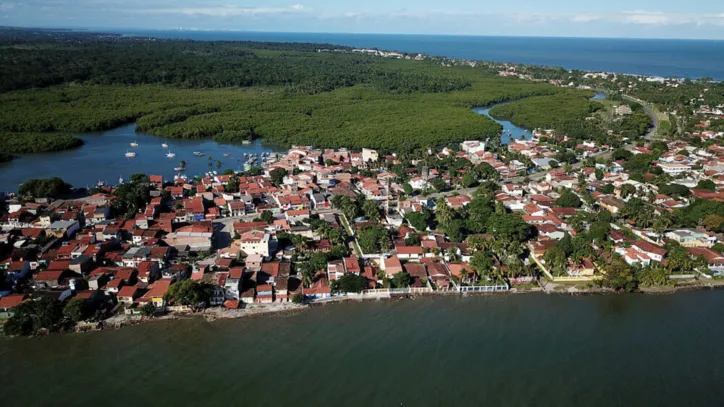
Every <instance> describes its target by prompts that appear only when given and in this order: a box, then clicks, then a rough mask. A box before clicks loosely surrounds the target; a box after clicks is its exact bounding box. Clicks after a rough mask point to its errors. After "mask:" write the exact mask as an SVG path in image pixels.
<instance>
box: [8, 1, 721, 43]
mask: <svg viewBox="0 0 724 407" xmlns="http://www.w3.org/2000/svg"><path fill="white" fill-rule="evenodd" d="M0 25H12V26H31V27H72V28H80V27H82V28H144V29H170V28H184V29H198V30H241V31H285V32H351V33H390V34H464V35H521V36H564V37H636V38H710V39H724V1H721V0H694V1H693V2H686V1H681V0H678V1H672V0H656V1H654V0H629V1H624V0H605V1H585V0H584V1H581V0H576V1H574V0H559V1H534V0H505V1H500V0H496V1H491V0H415V1H412V0H363V1H355V2H350V1H345V0H337V1H330V0H0Z"/></svg>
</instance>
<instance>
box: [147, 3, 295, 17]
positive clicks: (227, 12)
mask: <svg viewBox="0 0 724 407" xmlns="http://www.w3.org/2000/svg"><path fill="white" fill-rule="evenodd" d="M305 11H307V9H306V8H304V6H303V5H301V4H293V5H291V6H289V7H236V6H223V7H185V8H183V7H182V8H161V9H147V10H138V12H139V13H148V14H183V15H187V16H208V17H232V16H257V15H269V14H287V13H301V12H305Z"/></svg>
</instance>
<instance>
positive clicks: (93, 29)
mask: <svg viewBox="0 0 724 407" xmlns="http://www.w3.org/2000/svg"><path fill="white" fill-rule="evenodd" d="M0 27H2V28H20V29H41V30H84V31H96V32H104V31H105V32H113V31H127V30H131V31H132V30H140V31H155V32H163V31H176V32H184V31H187V32H228V33H250V34H321V35H330V34H334V35H370V36H372V35H380V36H381V35H399V36H410V37H413V36H417V37H494V38H546V39H587V40H651V41H656V40H659V41H660V40H666V41H724V38H680V37H614V36H610V37H598V36H590V37H587V36H574V35H571V36H565V35H509V34H444V33H439V34H419V33H377V32H343V31H276V30H274V31H259V30H240V29H231V28H226V29H223V28H214V29H207V28H144V27H58V26H45V27H43V26H32V25H28V26H11V25H5V26H0ZM219 41H222V40H219Z"/></svg>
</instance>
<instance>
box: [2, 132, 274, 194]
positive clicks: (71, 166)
mask: <svg viewBox="0 0 724 407" xmlns="http://www.w3.org/2000/svg"><path fill="white" fill-rule="evenodd" d="M135 130H136V125H135V124H129V125H126V126H123V127H118V128H115V129H113V130H108V131H104V132H97V133H81V134H76V135H75V136H76V137H79V138H81V139H83V141H84V142H85V144H84V145H83V146H81V147H79V148H77V149H73V150H67V151H60V152H53V153H43V154H23V155H20V156H19V157H18V158H16V159H14V160H12V161H10V162H6V163H0V191H6V192H15V191H17V189H18V186H19V185H20V184H22V183H23V182H25V181H27V180H28V179H31V178H48V177H60V178H62V179H63V180H65V181H66V182H68V183H70V184H72V185H73V186H75V187H77V188H80V187H88V186H90V187H92V186H95V185H96V184H97V183H98V181H105V182H106V183H109V184H116V183H118V180H119V178H124V179H128V178H129V176H130V175H131V174H133V173H137V172H143V173H146V174H154V175H163V176H164V178H165V179H173V177H174V174H175V173H176V172H175V170H174V168H177V167H179V166H180V163H181V161H182V160H184V161H186V170H185V173H186V174H187V175H189V176H193V175H202V174H204V173H205V172H207V171H210V170H213V171H218V172H221V171H223V170H224V169H227V168H230V169H234V170H242V169H243V165H244V162H245V161H246V160H247V159H248V158H247V157H245V156H244V154H254V155H256V156H257V157H258V156H259V154H261V153H264V152H272V151H281V150H280V149H279V148H273V147H272V146H269V145H263V144H262V143H261V141H259V140H254V141H253V142H252V143H251V144H248V145H243V144H218V143H216V142H215V141H213V140H211V139H201V140H199V139H193V140H179V139H168V138H162V137H156V136H152V135H149V134H145V133H136V131H135ZM131 143H136V144H138V146H137V147H131ZM164 143H165V144H167V145H168V148H163V147H162V146H161V145H162V144H164ZM130 151H132V152H135V153H136V157H134V158H126V156H125V154H126V152H130ZM169 152H171V153H172V154H175V155H176V156H175V157H173V158H167V157H166V154H167V153H169ZM194 152H200V153H203V154H204V156H202V157H198V156H195V155H194V154H193V153H194ZM225 154H228V156H226V155H225ZM209 158H211V159H209ZM217 161H220V162H221V167H218V165H217Z"/></svg>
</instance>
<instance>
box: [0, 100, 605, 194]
mask: <svg viewBox="0 0 724 407" xmlns="http://www.w3.org/2000/svg"><path fill="white" fill-rule="evenodd" d="M602 98H605V95H604V94H603V93H600V92H598V93H596V95H595V96H594V97H593V99H602ZM505 103H509V102H505ZM505 103H500V104H497V105H492V106H485V107H476V108H473V111H474V112H475V113H477V114H480V115H484V116H486V117H488V118H490V119H491V120H494V121H495V122H497V123H498V124H500V125H501V126H503V133H502V136H501V141H502V143H503V144H507V143H509V142H510V140H511V139H530V138H531V137H532V134H531V132H530V131H528V130H526V129H524V128H521V127H518V126H516V125H514V124H513V123H511V122H510V121H507V120H498V119H495V118H494V117H492V116H491V115H490V113H489V112H490V110H491V109H492V108H494V107H495V106H499V105H502V104H505ZM135 130H136V125H135V124H129V125H126V126H122V127H118V128H116V129H113V130H108V131H103V132H96V133H80V134H76V137H79V138H81V139H83V141H84V142H85V144H84V145H83V146H81V147H79V148H77V149H73V150H67V151H60V152H53V153H42V154H23V155H19V156H18V157H17V158H16V159H14V160H12V161H10V162H5V163H0V192H15V191H17V189H18V186H20V184H22V183H23V182H25V181H27V180H28V179H31V178H48V177H60V178H62V179H63V180H65V181H66V182H68V183H70V184H72V185H73V186H75V187H76V188H81V187H93V186H95V185H96V184H97V183H98V181H103V182H105V183H107V184H116V183H117V182H118V181H119V179H121V178H123V179H128V178H129V176H130V175H131V174H133V173H137V172H143V173H146V174H153V175H163V176H164V178H165V179H169V180H170V179H173V176H174V175H175V174H176V171H175V170H174V169H175V168H177V167H179V166H180V163H181V161H182V160H183V161H185V163H186V170H185V172H184V173H185V174H186V175H189V176H194V175H202V174H204V173H205V172H207V171H210V170H213V171H218V172H221V171H223V170H224V169H233V170H242V169H243V164H244V162H245V161H246V160H247V157H246V156H244V154H249V155H256V156H257V157H258V156H259V155H260V154H261V153H266V152H272V151H277V152H278V151H284V150H285V149H283V148H279V147H274V146H270V145H268V144H262V142H261V140H259V139H257V140H254V141H253V142H252V143H251V144H248V145H240V144H218V143H216V142H215V141H213V140H211V139H201V140H199V139H191V140H183V139H181V140H180V139H167V138H161V137H156V136H153V135H150V134H145V133H136V131H135ZM131 143H136V144H138V146H136V147H132V146H131ZM164 143H165V144H167V145H168V148H163V147H162V144H164ZM127 152H134V153H136V156H135V157H134V158H127V157H126V156H125V154H126V153H127ZM169 152H171V153H173V154H175V157H173V158H168V157H166V154H167V153H169ZM194 152H201V153H204V156H202V157H198V156H195V155H194ZM217 161H220V166H219V163H218V162H217Z"/></svg>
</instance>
